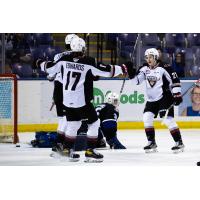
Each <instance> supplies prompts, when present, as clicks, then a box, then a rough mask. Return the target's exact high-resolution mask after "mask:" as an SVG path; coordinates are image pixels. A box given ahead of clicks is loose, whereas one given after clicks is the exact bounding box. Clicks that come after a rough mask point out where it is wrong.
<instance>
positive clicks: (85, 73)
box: [40, 55, 123, 108]
mask: <svg viewBox="0 0 200 200" xmlns="http://www.w3.org/2000/svg"><path fill="white" fill-rule="evenodd" d="M40 66H41V69H42V71H45V72H47V73H50V74H52V73H59V72H61V74H62V77H63V104H64V105H65V106H66V107H71V108H79V107H83V106H85V105H86V104H87V103H89V102H91V100H92V99H93V78H94V76H103V77H112V76H118V75H120V74H123V72H122V69H121V67H120V66H117V65H115V66H110V65H109V66H101V67H98V68H97V67H96V63H95V59H94V58H91V57H82V58H80V59H77V58H74V57H73V56H72V55H65V56H62V57H61V58H60V59H59V60H58V61H56V62H55V61H54V62H50V61H47V62H42V63H41V65H40Z"/></svg>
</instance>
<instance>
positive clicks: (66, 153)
mask: <svg viewBox="0 0 200 200" xmlns="http://www.w3.org/2000/svg"><path fill="white" fill-rule="evenodd" d="M61 156H63V157H66V158H69V161H70V162H78V161H79V160H80V155H79V154H77V153H75V152H74V150H73V149H69V148H64V149H63V151H62V152H61Z"/></svg>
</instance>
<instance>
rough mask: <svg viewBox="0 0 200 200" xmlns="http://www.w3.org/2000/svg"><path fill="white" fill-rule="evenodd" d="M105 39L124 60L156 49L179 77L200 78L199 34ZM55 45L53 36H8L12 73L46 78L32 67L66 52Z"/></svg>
mask: <svg viewBox="0 0 200 200" xmlns="http://www.w3.org/2000/svg"><path fill="white" fill-rule="evenodd" d="M105 36H106V37H105V38H107V39H106V43H107V45H106V46H107V48H110V49H112V50H113V51H115V54H116V55H117V56H120V57H121V58H123V59H124V60H130V59H131V60H132V61H134V62H135V63H136V58H138V55H139V58H140V63H142V62H143V61H144V52H145V50H146V49H147V48H151V47H156V48H159V49H160V51H162V60H163V61H164V62H166V63H169V64H170V65H172V67H173V68H174V70H175V71H176V72H177V74H178V76H179V77H181V78H184V77H193V78H200V34H198V33H187V34H185V33H165V34H156V33H142V34H139V38H138V34H137V33H123V34H122V33H114V34H113V33H109V34H105ZM136 42H137V45H136V44H135V43H136ZM54 43H55V42H54V39H53V36H52V34H50V33H24V34H23V33H15V34H14V33H13V34H5V51H6V63H7V65H8V66H9V67H10V70H11V72H12V73H15V74H17V75H18V76H19V77H46V74H45V73H44V72H40V71H39V72H38V71H37V72H35V73H34V72H33V71H32V65H34V62H35V60H37V59H38V58H43V59H46V60H52V59H53V57H54V55H55V54H57V53H60V52H62V51H63V49H62V47H59V46H55V45H54ZM138 45H139V48H140V51H138ZM116 52H118V53H116ZM136 64H138V63H136Z"/></svg>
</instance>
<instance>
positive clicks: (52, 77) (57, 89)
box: [47, 34, 78, 155]
mask: <svg viewBox="0 0 200 200" xmlns="http://www.w3.org/2000/svg"><path fill="white" fill-rule="evenodd" d="M73 38H78V36H77V35H76V34H68V35H67V36H66V37H65V51H64V52H62V53H58V54H56V55H55V56H54V61H55V62H56V61H58V60H59V59H60V58H61V57H62V56H65V55H69V54H70V53H71V48H70V43H71V41H72V39H73ZM47 79H48V80H49V81H53V82H54V91H53V103H52V107H53V105H54V104H55V106H56V112H57V117H58V127H57V133H58V135H57V140H56V142H55V144H54V146H53V147H52V151H53V152H57V151H58V150H59V149H60V147H61V144H62V142H63V141H64V138H65V129H66V126H67V120H66V116H65V114H64V111H63V89H62V88H63V84H62V82H63V80H62V75H61V72H58V73H52V74H48V76H47ZM51 109H52V108H51ZM51 155H53V154H51Z"/></svg>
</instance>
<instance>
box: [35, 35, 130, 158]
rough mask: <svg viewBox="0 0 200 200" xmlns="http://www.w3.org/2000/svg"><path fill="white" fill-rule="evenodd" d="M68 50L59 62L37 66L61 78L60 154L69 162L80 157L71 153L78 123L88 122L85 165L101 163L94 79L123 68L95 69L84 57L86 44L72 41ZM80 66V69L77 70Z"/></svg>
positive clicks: (80, 41)
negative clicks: (63, 128) (62, 126)
mask: <svg viewBox="0 0 200 200" xmlns="http://www.w3.org/2000/svg"><path fill="white" fill-rule="evenodd" d="M70 47H71V50H72V53H71V54H70V55H65V56H63V57H61V58H60V59H59V60H58V61H56V62H55V61H54V62H50V61H48V62H45V61H42V60H38V62H37V65H36V66H38V67H40V68H41V69H42V71H45V72H47V73H58V72H61V74H62V77H63V104H64V110H65V114H66V118H67V121H68V122H67V128H66V131H65V143H64V149H63V152H64V153H65V155H66V156H67V157H69V160H70V161H78V160H79V158H80V155H79V154H76V153H75V152H74V151H73V146H74V142H75V139H76V136H77V130H78V129H79V127H80V126H81V120H82V119H87V120H88V127H89V128H88V132H87V149H86V151H85V157H86V159H85V161H86V162H102V161H103V155H102V154H100V153H98V152H97V151H96V150H95V149H94V148H95V145H96V141H97V137H98V128H99V125H100V120H99V119H98V116H97V113H96V111H95V108H94V106H93V104H92V103H91V101H92V99H93V78H92V77H93V76H103V77H114V76H118V75H120V74H125V73H126V67H125V66H117V65H107V66H99V67H97V66H96V62H95V59H94V58H91V57H87V56H85V53H84V52H85V41H84V40H83V39H81V38H73V39H72V41H71V43H70ZM80 66H81V67H80Z"/></svg>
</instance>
